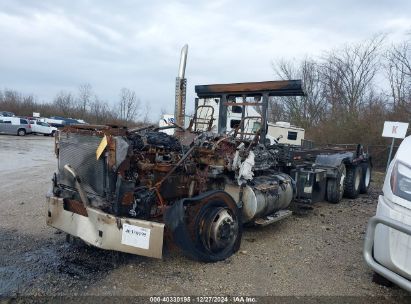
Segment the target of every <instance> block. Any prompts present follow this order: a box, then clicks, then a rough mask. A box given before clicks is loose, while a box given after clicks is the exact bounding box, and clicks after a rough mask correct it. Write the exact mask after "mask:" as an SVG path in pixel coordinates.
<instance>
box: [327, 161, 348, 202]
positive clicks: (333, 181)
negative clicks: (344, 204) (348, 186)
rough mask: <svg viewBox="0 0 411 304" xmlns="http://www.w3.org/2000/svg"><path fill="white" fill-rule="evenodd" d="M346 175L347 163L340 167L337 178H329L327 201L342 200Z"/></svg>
mask: <svg viewBox="0 0 411 304" xmlns="http://www.w3.org/2000/svg"><path fill="white" fill-rule="evenodd" d="M346 175H347V173H346V168H345V165H344V164H341V165H340V166H339V167H338V173H337V176H336V178H329V179H328V180H327V201H329V202H330V203H332V204H338V203H339V202H340V201H341V200H342V197H343V194H344V181H345V176H346Z"/></svg>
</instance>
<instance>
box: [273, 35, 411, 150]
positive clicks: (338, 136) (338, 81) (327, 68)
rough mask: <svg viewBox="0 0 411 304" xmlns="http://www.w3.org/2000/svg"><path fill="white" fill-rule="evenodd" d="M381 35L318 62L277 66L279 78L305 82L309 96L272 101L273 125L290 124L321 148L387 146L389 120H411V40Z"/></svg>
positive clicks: (329, 53)
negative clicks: (385, 129) (392, 40)
mask: <svg viewBox="0 0 411 304" xmlns="http://www.w3.org/2000/svg"><path fill="white" fill-rule="evenodd" d="M385 39H386V37H385V36H383V35H376V36H374V37H372V38H371V39H368V40H366V41H362V42H360V43H354V44H347V45H345V46H343V47H341V48H338V49H334V50H331V51H327V52H325V53H324V54H323V55H322V56H320V57H318V58H311V57H307V58H305V59H303V60H301V61H298V62H297V61H295V60H294V61H292V60H287V59H281V60H278V61H275V62H273V63H272V67H273V70H274V74H275V76H276V78H278V77H279V78H280V79H283V80H290V79H302V81H303V86H304V90H305V92H306V96H303V97H275V98H272V99H271V100H270V107H269V115H270V116H269V117H270V120H271V121H289V122H291V123H292V124H294V125H297V126H301V127H303V128H305V129H306V133H307V135H306V137H308V138H310V139H313V140H314V141H315V142H318V143H320V144H326V143H357V142H358V143H364V144H385V143H386V140H384V139H383V138H382V137H381V134H382V129H383V124H384V121H386V120H393V121H402V122H410V120H411V40H410V41H404V42H401V43H398V44H394V45H389V46H387V45H386V43H385Z"/></svg>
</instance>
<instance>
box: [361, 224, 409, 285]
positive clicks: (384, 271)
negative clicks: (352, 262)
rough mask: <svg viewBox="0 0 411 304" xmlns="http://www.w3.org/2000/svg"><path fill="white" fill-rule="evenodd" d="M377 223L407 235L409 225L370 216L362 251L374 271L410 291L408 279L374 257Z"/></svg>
mask: <svg viewBox="0 0 411 304" xmlns="http://www.w3.org/2000/svg"><path fill="white" fill-rule="evenodd" d="M378 224H380V225H384V226H387V227H389V228H390V229H393V230H396V231H399V232H402V233H404V234H406V235H408V236H411V226H408V225H406V224H404V223H402V222H399V221H397V220H394V219H391V218H389V217H386V216H374V217H372V218H371V219H370V221H369V222H368V226H367V233H366V236H365V241H364V251H363V254H364V259H365V262H366V263H367V264H368V266H369V267H371V268H372V269H373V270H374V271H375V272H377V273H378V274H380V275H382V276H383V277H385V278H386V279H388V280H390V281H391V282H393V283H394V284H396V285H398V286H400V287H401V288H403V289H405V290H407V291H408V292H411V281H410V280H408V279H407V278H405V277H403V276H401V275H400V274H398V271H393V270H391V269H390V268H388V267H386V266H384V265H382V264H380V263H378V261H376V260H375V258H374V255H373V248H374V240H375V230H376V227H377V225H378ZM386 250H390V248H386Z"/></svg>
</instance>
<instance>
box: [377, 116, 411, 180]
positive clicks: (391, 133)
mask: <svg viewBox="0 0 411 304" xmlns="http://www.w3.org/2000/svg"><path fill="white" fill-rule="evenodd" d="M407 130H408V123H406V122H398V121H386V122H384V130H383V131H382V137H391V138H392V142H391V147H390V153H389V154H388V161H387V168H386V169H385V172H387V171H388V167H389V165H390V162H391V155H392V150H393V148H394V142H395V139H396V138H405V135H406V134H407Z"/></svg>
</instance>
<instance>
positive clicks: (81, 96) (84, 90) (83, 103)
mask: <svg viewBox="0 0 411 304" xmlns="http://www.w3.org/2000/svg"><path fill="white" fill-rule="evenodd" d="M92 98H93V90H92V87H91V85H90V84H89V83H84V84H82V85H80V86H79V88H78V107H79V109H80V110H81V111H82V112H83V113H86V111H87V109H88V107H89V106H90V104H91V101H92Z"/></svg>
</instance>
